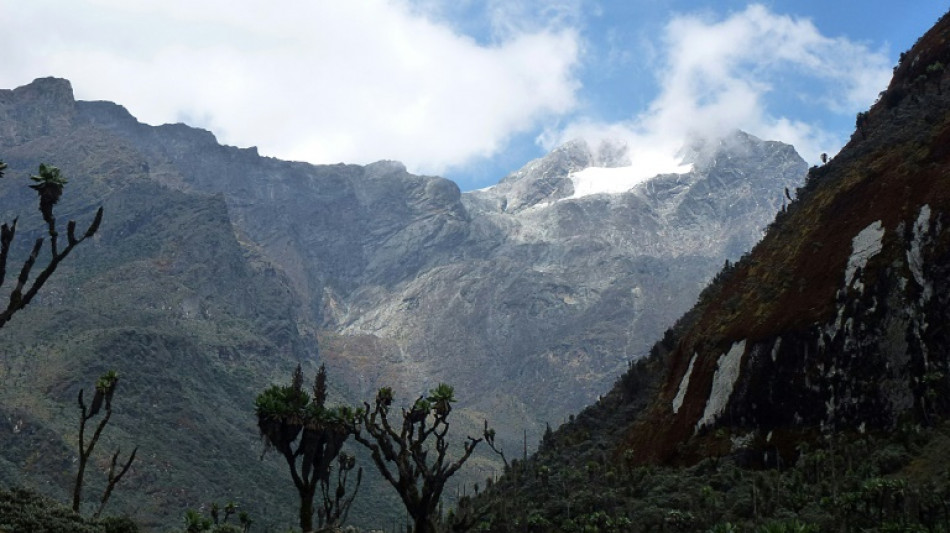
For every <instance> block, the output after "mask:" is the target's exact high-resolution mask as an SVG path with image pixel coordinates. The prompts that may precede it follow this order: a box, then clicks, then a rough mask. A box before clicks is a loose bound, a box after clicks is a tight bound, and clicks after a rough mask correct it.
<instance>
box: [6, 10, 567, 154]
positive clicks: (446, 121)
mask: <svg viewBox="0 0 950 533" xmlns="http://www.w3.org/2000/svg"><path fill="white" fill-rule="evenodd" d="M13 4H16V5H15V7H14V5H13ZM0 11H2V12H4V13H16V15H15V18H14V19H13V20H12V21H11V20H9V18H8V20H7V21H6V22H5V28H4V32H3V34H2V35H0V46H2V47H3V49H4V50H5V52H6V53H5V57H10V58H15V60H9V61H8V60H6V59H5V61H4V62H3V63H2V64H0V86H3V87H6V88H12V87H15V86H18V85H22V84H25V83H28V82H29V81H31V80H32V79H33V78H36V77H41V76H49V75H53V76H59V77H65V78H68V79H70V80H71V81H72V83H73V87H74V90H75V92H76V95H77V98H80V99H103V100H112V101H115V102H118V103H120V104H122V105H124V106H126V107H127V108H128V109H129V110H130V112H132V114H134V115H136V116H137V117H138V118H139V119H140V120H142V121H144V122H147V123H150V124H160V123H165V122H176V121H181V120H185V119H188V120H189V121H190V122H192V124H193V125H198V126H201V127H205V128H208V129H211V130H212V131H213V132H214V133H215V134H216V135H217V136H218V138H219V140H220V141H222V142H225V143H228V144H234V145H238V146H250V145H257V146H259V147H260V149H261V152H262V153H264V154H267V155H273V156H277V157H281V158H285V159H296V160H305V161H311V162H319V163H335V162H339V161H345V162H350V163H367V162H371V161H374V160H377V159H383V158H387V159H388V158H391V159H399V160H402V161H403V162H405V163H406V164H407V165H408V166H409V167H410V169H411V170H414V171H417V172H440V171H442V170H444V169H445V168H447V167H449V166H453V165H460V164H462V163H464V162H465V161H467V160H471V159H473V158H477V157H485V156H490V155H492V154H494V153H495V152H497V151H498V150H499V149H501V148H502V147H503V146H504V143H505V142H506V140H507V139H508V138H509V137H510V136H512V135H514V134H516V133H518V132H524V131H530V129H532V128H533V127H536V126H537V123H538V121H539V120H541V119H543V118H544V117H547V116H551V115H558V114H563V113H565V112H568V111H570V110H571V109H573V107H574V106H575V98H576V97H575V94H576V92H577V91H578V89H579V87H580V85H579V82H578V81H577V79H576V76H575V73H574V69H575V67H576V64H577V62H578V57H579V46H580V44H579V42H580V39H579V36H578V34H577V32H576V31H574V30H572V29H570V28H569V27H567V26H564V25H556V26H547V27H533V28H531V29H530V30H523V31H519V30H518V29H516V28H508V29H507V30H506V32H505V33H504V35H503V36H501V37H499V38H498V40H497V42H495V43H493V44H491V45H480V44H478V43H476V42H475V41H474V40H473V39H471V38H469V37H467V36H464V35H460V34H458V33H456V32H454V31H453V30H452V29H451V27H449V26H448V25H447V24H445V23H441V22H438V21H436V20H435V19H433V18H429V17H427V16H426V15H425V12H424V10H420V9H419V8H418V6H413V5H410V4H409V3H408V2H402V1H385V0H364V1H360V2H313V1H310V0H287V1H283V2H280V3H276V4H275V3H267V4H265V3H264V2H237V3H236V2H233V1H229V2H224V1H221V0H212V1H202V2H194V1H191V0H161V1H159V0H137V1H136V2H128V1H125V0H58V1H57V0H31V1H30V2H20V1H18V0H0ZM195 120H197V121H199V122H200V123H199V124H195V123H194V121H195Z"/></svg>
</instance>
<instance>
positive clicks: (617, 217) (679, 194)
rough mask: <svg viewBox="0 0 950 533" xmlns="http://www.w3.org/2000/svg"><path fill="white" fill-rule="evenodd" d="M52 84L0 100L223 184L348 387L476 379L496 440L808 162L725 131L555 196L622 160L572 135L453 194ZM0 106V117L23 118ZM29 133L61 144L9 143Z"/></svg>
mask: <svg viewBox="0 0 950 533" xmlns="http://www.w3.org/2000/svg"><path fill="white" fill-rule="evenodd" d="M63 83H64V82H61V81H56V80H44V81H42V82H41V83H40V86H39V87H33V88H30V89H28V90H27V89H17V90H16V91H13V92H11V94H10V95H9V98H8V100H9V101H10V102H11V104H10V105H11V109H14V108H17V106H19V105H21V104H20V103H16V102H19V101H20V100H19V99H18V98H20V99H23V98H25V96H24V95H32V94H34V93H37V91H39V89H41V88H42V87H45V86H46V85H49V86H51V87H52V89H55V90H52V94H51V96H49V98H53V97H54V96H55V97H56V98H55V99H57V101H60V100H61V101H62V102H61V104H58V107H55V106H54V109H55V110H59V111H62V112H63V113H66V115H65V116H66V117H67V118H64V119H62V120H61V122H62V121H65V122H63V124H62V125H60V126H58V127H61V128H66V130H64V131H67V130H69V131H77V130H83V131H88V132H98V133H96V134H95V135H96V136H98V138H102V139H112V140H113V141H114V140H116V139H121V142H120V143H115V144H116V145H117V146H121V147H122V148H121V150H125V151H126V152H127V153H126V152H123V155H122V157H123V158H124V160H127V161H128V164H129V165H132V166H134V167H135V168H136V171H137V172H139V173H141V174H143V175H144V176H147V179H149V180H152V181H155V182H158V183H160V184H162V185H164V186H166V187H169V188H172V189H177V190H180V191H183V192H186V193H189V194H212V195H221V197H222V198H223V199H224V201H225V203H226V204H227V209H228V213H229V216H230V219H231V222H232V224H233V226H234V229H235V232H236V233H237V236H238V238H239V239H240V240H241V242H242V243H243V244H244V245H245V246H249V247H251V248H252V249H253V250H255V251H256V252H257V253H259V254H260V255H261V257H263V258H266V260H267V261H269V262H271V263H272V264H273V265H274V266H275V267H276V268H277V269H279V271H280V272H281V273H282V274H283V275H285V276H286V278H287V279H289V280H290V283H291V285H292V287H293V289H294V291H293V292H294V295H295V300H294V301H295V302H297V304H298V305H299V307H298V312H299V314H300V318H299V320H298V323H299V324H300V325H301V326H302V328H303V331H305V332H310V333H312V334H313V335H315V336H317V337H320V338H321V339H322V343H321V344H322V350H323V353H324V356H326V358H327V360H328V361H329V362H331V365H332V366H333V367H334V368H335V369H336V370H337V372H336V373H337V374H338V375H341V376H345V377H344V378H343V379H344V380H347V382H348V385H349V386H351V387H353V388H354V389H355V392H356V393H357V394H358V395H360V396H367V395H371V394H372V390H373V389H374V388H375V387H376V386H379V385H380V384H390V383H394V384H401V385H402V388H403V391H404V392H405V393H407V394H415V393H416V392H418V390H420V389H424V388H425V387H427V386H431V385H432V384H435V383H437V382H438V381H451V382H452V383H454V384H456V385H457V386H458V387H459V390H460V391H465V390H469V391H479V393H480V394H479V399H478V400H469V401H471V402H472V403H471V404H469V406H468V407H470V408H471V409H473V410H474V411H475V412H491V413H493V418H495V419H497V420H498V425H499V427H500V429H505V428H510V429H512V431H511V433H512V434H517V433H520V429H521V428H522V427H525V426H527V427H528V428H529V429H532V430H533V432H540V429H541V428H542V427H543V423H544V421H545V420H550V421H553V422H557V421H558V420H560V419H562V418H564V417H566V416H567V414H568V413H570V412H572V411H574V410H575V409H576V408H577V406H578V405H583V404H584V403H586V402H588V401H591V400H592V399H593V398H595V397H596V395H597V394H598V393H600V392H603V391H604V390H607V388H608V387H609V384H610V382H611V381H612V380H613V379H614V378H615V377H616V376H617V375H619V374H620V373H621V372H622V371H623V369H624V368H625V367H626V365H627V364H628V361H629V360H630V359H632V358H636V357H639V356H641V355H643V354H645V353H646V352H647V350H648V349H649V343H650V342H651V341H652V339H654V338H655V337H656V336H657V335H658V334H659V332H660V331H662V330H663V329H664V328H665V327H667V326H668V325H669V324H671V323H672V321H673V320H674V319H675V317H676V316H678V315H679V314H680V313H682V312H683V311H684V310H685V309H686V308H687V307H688V306H689V305H690V304H691V303H692V302H693V301H694V299H695V297H696V295H697V294H698V293H699V291H700V289H701V288H702V287H703V286H704V285H705V284H706V282H707V281H708V279H709V277H710V275H711V273H712V272H714V271H715V269H716V268H717V267H718V266H719V265H721V264H722V263H723V261H725V260H726V259H730V260H735V259H737V257H738V256H739V255H740V254H741V253H742V252H743V251H744V250H746V249H748V248H749V247H750V246H751V245H752V244H753V243H754V242H755V241H757V240H758V238H759V236H760V235H761V231H762V228H763V227H764V226H765V224H766V221H767V220H769V219H770V218H771V216H772V214H773V213H774V212H775V211H776V210H778V209H780V208H781V206H782V205H783V203H784V201H785V197H784V189H785V188H786V187H791V188H794V187H795V185H797V184H799V183H800V179H801V177H802V175H803V174H804V170H805V165H804V163H803V162H802V160H801V159H800V158H799V157H798V156H797V155H796V154H795V153H794V150H792V149H791V147H788V146H784V145H780V144H778V143H769V142H763V141H760V140H758V139H755V138H753V137H751V136H748V135H745V134H742V133H736V134H735V135H733V136H732V137H730V138H728V139H726V140H723V141H721V142H719V143H715V144H712V145H709V146H695V147H692V148H691V152H690V153H689V157H690V158H691V162H692V163H693V170H692V171H691V172H689V173H687V174H681V175H667V176H660V177H657V178H655V179H653V180H649V181H647V182H645V183H642V184H641V185H639V186H637V187H636V188H634V189H632V190H630V191H629V192H626V193H622V194H601V195H592V196H585V197H582V198H570V196H571V195H572V188H571V187H572V185H571V183H572V182H571V173H572V172H576V171H579V170H582V169H584V168H586V167H589V166H591V165H600V166H605V167H617V166H622V165H624V164H626V163H627V161H626V159H625V149H624V147H623V146H621V145H616V144H610V143H605V144H603V145H601V146H597V147H593V148H592V147H590V146H588V145H587V144H586V143H583V142H575V143H570V144H568V145H565V146H564V147H561V148H559V149H558V150H555V151H554V152H552V153H551V154H550V155H549V156H547V157H545V158H542V159H541V160H538V161H534V162H532V163H529V164H528V165H526V167H525V168H524V169H522V170H520V171H518V172H516V173H513V174H512V175H511V176H509V177H507V178H506V179H505V180H503V181H502V182H501V183H500V184H498V185H497V186H496V187H493V188H491V189H488V190H484V191H473V192H470V193H465V194H461V193H460V191H459V190H458V187H457V186H456V185H455V184H453V183H452V182H450V181H448V180H445V179H443V178H439V177H425V176H413V175H411V174H409V173H407V172H406V169H405V168H404V167H403V166H402V165H401V164H399V163H395V162H385V161H384V162H379V163H375V164H372V165H367V166H365V167H362V166H356V165H342V164H340V165H326V166H313V165H308V164H303V163H292V162H284V161H279V160H276V159H272V158H262V157H260V156H259V155H258V154H257V151H256V149H254V148H250V149H238V148H233V147H226V146H220V145H219V144H217V142H216V140H215V138H214V136H213V135H212V134H211V133H209V132H207V131H203V130H197V129H193V128H189V127H187V126H184V125H181V124H177V125H164V126H159V127H151V126H147V125H144V124H141V123H139V122H137V121H136V120H135V119H134V118H133V117H132V116H131V115H129V114H128V112H127V111H126V110H125V109H123V108H121V107H120V106H117V105H115V104H112V103H108V102H73V101H72V100H71V93H68V92H67V93H64V92H63V91H62V90H61V89H62V87H61V86H62V85H63ZM66 88H67V89H68V84H67V86H66ZM18 91H19V92H18ZM17 95H20V96H19V97H16V96H17ZM56 95H59V96H56ZM64 95H65V96H64ZM15 97H16V98H15ZM35 99H36V97H35V96H30V98H26V99H25V101H26V102H27V104H28V103H29V102H31V101H33V100H35ZM27 104H23V105H26V106H27V108H29V105H27ZM17 109H18V108H17ZM30 109H32V108H30ZM16 113H19V114H16ZM16 113H14V115H9V116H10V117H11V118H10V119H9V120H10V121H11V122H12V124H13V125H11V126H5V127H7V128H12V129H14V130H17V131H34V130H31V129H29V128H32V127H33V126H29V128H28V127H27V126H24V125H19V124H18V123H17V122H16V120H15V117H16V116H20V115H22V114H23V113H24V112H20V111H17V112H16ZM27 115H28V116H30V117H33V114H32V112H30V113H27ZM43 120H47V119H40V118H38V117H34V118H31V119H30V121H29V123H30V124H33V123H36V122H42V121H43ZM49 120H53V119H49ZM57 120H59V119H57ZM70 128H71V130H70ZM50 131H52V130H50ZM90 135H92V134H90ZM39 142H42V143H47V144H50V148H52V147H53V144H54V143H55V142H58V138H57V135H54V134H49V135H46V134H44V135H41V136H40V137H38V138H37V139H34V140H30V141H29V142H27V143H26V144H24V145H23V146H22V147H20V145H17V146H18V147H17V148H10V149H9V150H20V149H22V150H28V149H29V148H30V147H33V146H34V144H32V143H39ZM108 142H112V141H107V140H103V141H102V144H103V146H105V145H106V144H107V143H108ZM12 144H17V143H12ZM9 150H8V151H9ZM108 150H109V151H110V152H111V153H119V152H118V150H119V149H116V148H109V149H108ZM50 153H55V151H51V152H50ZM67 162H68V161H67ZM64 166H65V165H64ZM90 197H95V195H94V194H91V195H90ZM347 339H350V340H351V341H352V342H348V341H347ZM381 366H382V367H384V369H383V370H380V369H379V367H381Z"/></svg>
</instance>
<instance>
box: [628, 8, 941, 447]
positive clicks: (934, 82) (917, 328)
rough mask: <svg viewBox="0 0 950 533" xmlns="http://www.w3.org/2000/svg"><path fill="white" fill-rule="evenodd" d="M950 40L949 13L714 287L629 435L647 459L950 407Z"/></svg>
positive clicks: (888, 423)
mask: <svg viewBox="0 0 950 533" xmlns="http://www.w3.org/2000/svg"><path fill="white" fill-rule="evenodd" d="M948 35H950V20H948V19H947V18H946V17H945V18H944V19H943V20H941V21H940V23H938V25H937V26H935V28H934V29H932V30H931V31H930V32H928V34H927V35H925V36H924V37H923V38H922V39H921V40H920V41H919V42H918V43H917V45H915V47H914V49H913V50H911V51H910V52H909V53H908V54H907V55H906V59H905V60H904V61H903V63H902V64H901V65H899V67H898V68H897V69H896V75H895V78H894V80H893V81H892V83H891V85H890V86H889V88H888V90H887V91H886V92H885V93H884V94H883V95H882V98H881V100H880V101H879V102H878V103H877V104H876V105H875V106H874V107H873V108H872V109H871V110H870V112H869V113H867V114H861V115H859V118H858V131H857V132H856V133H855V135H854V136H853V137H852V140H851V142H850V143H849V144H848V146H846V147H845V149H844V150H842V152H841V154H840V155H839V156H838V157H836V158H835V159H834V160H833V161H832V162H830V163H828V164H827V165H825V166H824V167H821V168H814V169H812V171H811V172H810V175H809V178H808V182H807V184H806V186H805V187H804V188H803V190H802V191H800V200H799V201H797V202H795V203H793V204H792V205H790V206H789V207H788V209H787V211H784V212H782V213H780V215H779V217H778V218H777V219H776V222H775V223H773V225H772V226H771V228H770V231H769V233H768V235H767V237H766V238H765V239H764V240H763V241H762V242H761V243H760V244H759V245H758V246H757V247H756V248H755V249H754V250H753V251H752V253H750V254H749V256H748V257H746V258H745V259H744V260H743V261H742V262H740V263H739V264H738V265H736V266H735V267H734V268H732V269H728V270H727V271H724V272H723V273H722V274H720V282H719V283H717V284H716V285H715V286H714V287H712V288H711V289H710V290H709V291H707V292H706V293H705V294H704V295H703V297H702V299H701V301H700V304H699V305H698V306H697V308H696V309H694V311H693V312H692V315H691V316H690V317H689V320H690V322H689V324H690V326H689V327H688V328H685V329H684V332H683V333H682V335H681V336H680V337H678V339H677V340H676V343H675V348H673V351H672V353H671V354H670V356H669V366H668V373H667V376H666V378H665V381H664V383H663V385H662V388H661V390H660V392H659V394H658V396H657V398H656V401H655V402H654V404H653V405H652V407H651V408H650V409H649V411H648V413H647V414H646V415H645V417H644V419H643V420H641V422H640V423H638V424H636V425H635V426H634V427H633V428H632V429H631V430H629V431H628V433H627V436H626V441H627V442H626V445H625V447H627V449H629V450H630V452H631V453H632V454H633V455H634V456H636V457H638V458H640V460H644V461H650V460H659V461H671V460H672V461H687V462H691V461H694V460H696V459H698V458H701V457H703V456H706V455H709V454H720V453H728V452H730V451H739V449H744V448H747V449H750V450H755V451H757V452H758V453H756V454H752V455H751V456H753V457H757V458H759V460H761V459H762V458H763V457H764V458H765V460H767V461H772V460H775V456H776V454H781V455H782V456H783V457H784V458H785V459H786V460H787V459H793V458H794V457H795V455H796V453H795V445H796V443H797V442H799V441H800V440H801V439H802V438H806V437H807V436H808V435H816V434H821V433H828V432H833V431H838V430H854V431H881V430H891V429H893V428H895V427H896V426H897V425H898V424H900V423H901V422H902V421H917V422H922V423H928V422H929V421H932V420H934V419H936V418H937V417H939V416H944V415H946V414H947V412H948V408H950V404H948V403H947V401H946V398H947V392H950V381H948V380H950V377H948V376H950V371H948V370H950V368H948V367H950V360H948V357H947V354H948V353H950V344H948V343H950V338H948V336H947V334H946V332H945V328H944V327H943V324H946V323H947V320H948V318H950V316H948V315H950V312H948V303H950V286H948V283H947V274H948V271H950V255H948V253H950V232H948V231H947V225H948V216H950V152H948V150H947V148H946V147H947V146H948V144H947V141H948V139H950V96H948V92H947V87H948V82H950V80H948V77H947V75H946V72H945V70H944V68H943V65H945V64H947V63H948V60H950V44H948V43H950V41H948ZM737 442H740V443H741V445H740V444H735V443H737ZM763 451H764V452H766V454H765V455H763V454H762V453H761V452H763ZM770 457H771V459H770Z"/></svg>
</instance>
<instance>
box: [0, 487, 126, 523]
mask: <svg viewBox="0 0 950 533" xmlns="http://www.w3.org/2000/svg"><path fill="white" fill-rule="evenodd" d="M0 531H4V532H7V531H9V532H11V533H12V532H20V531H29V532H30V533H63V532H64V531H69V532H71V533H135V532H137V531H138V527H137V526H136V525H135V523H134V522H133V521H131V520H129V519H128V518H117V517H106V518H101V519H88V518H83V517H82V516H80V515H79V514H77V513H74V512H73V511H72V510H71V509H69V508H68V507H66V506H65V505H61V504H59V503H56V502H54V501H52V500H50V499H48V498H45V497H43V496H41V495H39V494H37V493H35V492H32V491H28V490H23V489H13V490H9V491H6V490H2V489H0Z"/></svg>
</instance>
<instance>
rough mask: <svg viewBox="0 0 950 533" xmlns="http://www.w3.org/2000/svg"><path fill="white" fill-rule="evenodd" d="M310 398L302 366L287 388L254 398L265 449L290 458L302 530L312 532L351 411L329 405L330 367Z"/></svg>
mask: <svg viewBox="0 0 950 533" xmlns="http://www.w3.org/2000/svg"><path fill="white" fill-rule="evenodd" d="M312 392H313V396H312V397H311V396H310V395H309V394H308V393H307V392H306V391H304V390H303V372H302V371H301V370H300V365H297V369H296V370H295V371H294V376H293V380H292V381H291V384H290V385H289V386H278V385H273V386H271V387H270V388H269V389H267V390H265V391H264V392H262V393H261V394H259V395H258V396H257V400H256V401H255V406H256V412H257V427H258V428H259V429H260V432H261V439H263V440H264V452H263V453H261V459H263V458H264V454H265V453H267V450H268V449H269V448H274V449H275V450H277V452H278V453H280V454H281V455H282V456H283V457H284V459H285V460H286V461H287V466H288V467H289V469H290V477H291V478H292V479H293V482H294V486H295V487H296V488H297V492H298V494H299V495H300V528H301V529H302V530H303V531H304V532H308V531H313V513H314V506H313V498H314V495H315V494H316V491H317V487H318V486H319V485H320V484H321V483H322V482H327V481H328V480H329V477H330V467H331V465H332V463H333V460H334V459H335V458H336V457H337V455H339V453H340V450H341V448H342V446H343V443H344V442H345V441H346V439H347V437H349V429H348V428H349V423H350V422H349V421H350V420H352V418H353V413H352V410H350V409H348V408H346V407H337V408H334V409H328V408H326V407H325V405H324V403H325V402H326V397H327V389H326V369H325V368H324V367H323V366H321V367H320V370H319V372H318V373H317V376H316V379H315V380H314V385H313V390H312Z"/></svg>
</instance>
